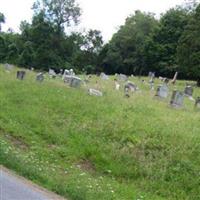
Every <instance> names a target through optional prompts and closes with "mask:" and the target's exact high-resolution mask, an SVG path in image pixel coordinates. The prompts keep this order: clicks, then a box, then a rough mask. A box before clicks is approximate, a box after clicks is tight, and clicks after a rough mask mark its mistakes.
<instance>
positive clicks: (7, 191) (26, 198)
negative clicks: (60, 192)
mask: <svg viewBox="0 0 200 200" xmlns="http://www.w3.org/2000/svg"><path fill="white" fill-rule="evenodd" d="M0 200H61V198H60V197H58V196H57V195H54V194H53V193H50V192H47V191H45V190H43V189H41V188H39V187H37V186H36V185H34V184H32V183H30V182H29V181H26V180H25V179H23V178H21V177H18V176H16V175H14V174H12V173H10V172H9V171H7V170H5V169H3V168H1V166H0Z"/></svg>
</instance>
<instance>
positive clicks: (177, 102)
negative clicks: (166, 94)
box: [170, 90, 184, 108]
mask: <svg viewBox="0 0 200 200" xmlns="http://www.w3.org/2000/svg"><path fill="white" fill-rule="evenodd" d="M183 101H184V93H183V92H180V91H177V90H174V91H173V93H172V98H171V101H170V105H171V106H173V107H176V108H180V107H182V106H183Z"/></svg>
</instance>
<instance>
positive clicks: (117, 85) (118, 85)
mask: <svg viewBox="0 0 200 200" xmlns="http://www.w3.org/2000/svg"><path fill="white" fill-rule="evenodd" d="M114 81H115V90H119V89H120V84H119V83H118V81H117V79H115V80H114Z"/></svg>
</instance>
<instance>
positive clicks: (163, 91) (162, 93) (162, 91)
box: [155, 84, 169, 98]
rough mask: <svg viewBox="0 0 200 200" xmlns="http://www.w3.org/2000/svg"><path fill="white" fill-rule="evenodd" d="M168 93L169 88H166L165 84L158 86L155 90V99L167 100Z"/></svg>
mask: <svg viewBox="0 0 200 200" xmlns="http://www.w3.org/2000/svg"><path fill="white" fill-rule="evenodd" d="M168 93H169V88H168V87H167V85H166V84H164V85H159V86H158V88H157V90H156V95H155V96H156V97H160V98H167V97H168Z"/></svg>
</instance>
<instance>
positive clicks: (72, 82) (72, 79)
mask: <svg viewBox="0 0 200 200" xmlns="http://www.w3.org/2000/svg"><path fill="white" fill-rule="evenodd" d="M64 82H65V83H67V84H68V85H69V86H70V87H76V88H77V87H80V85H81V82H82V80H81V79H80V78H79V77H76V76H71V75H70V76H69V75H66V76H65V78H64Z"/></svg>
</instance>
